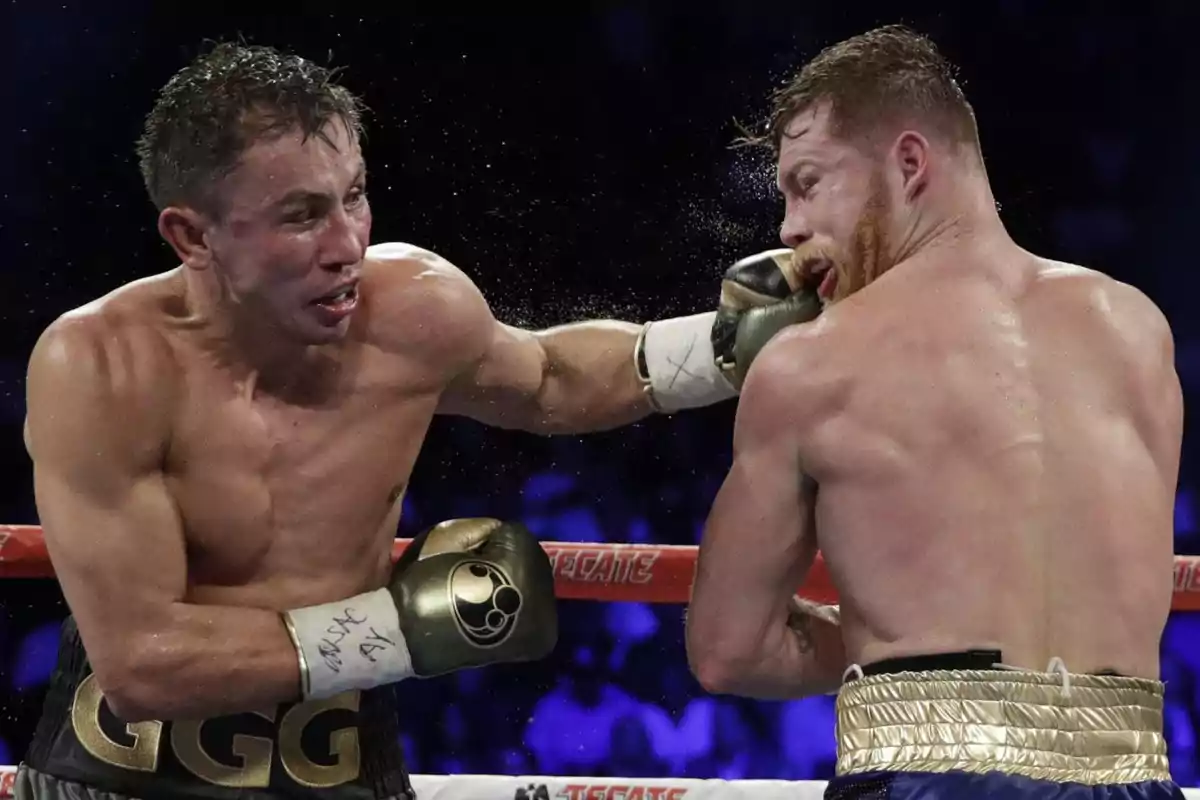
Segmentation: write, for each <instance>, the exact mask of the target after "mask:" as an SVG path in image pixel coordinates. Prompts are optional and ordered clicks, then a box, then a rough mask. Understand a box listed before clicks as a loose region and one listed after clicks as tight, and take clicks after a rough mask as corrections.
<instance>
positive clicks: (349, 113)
mask: <svg viewBox="0 0 1200 800" xmlns="http://www.w3.org/2000/svg"><path fill="white" fill-rule="evenodd" d="M336 77H337V71H336V70H334V69H330V68H328V67H322V66H320V65H318V64H315V63H313V62H312V61H309V60H307V59H304V58H301V57H300V56H296V55H290V54H286V53H281V52H279V51H277V50H275V49H273V48H270V47H261V46H250V45H245V44H242V43H232V42H222V43H217V44H216V45H215V46H214V47H212V49H211V50H209V51H208V52H207V53H204V54H202V55H200V56H199V57H197V58H196V59H195V60H194V61H192V62H191V63H190V64H188V65H187V66H186V67H184V68H183V69H181V70H180V71H179V72H177V73H176V74H175V76H174V77H172V78H171V80H170V81H168V82H167V85H166V86H164V87H163V88H162V90H161V91H160V92H159V95H158V99H157V101H156V102H155V104H154V108H153V109H152V110H151V111H150V113H149V114H148V115H147V116H146V122H145V126H144V129H143V132H142V135H141V137H140V138H139V139H138V142H137V155H138V161H139V166H140V168H141V172H142V181H143V182H144V183H145V185H146V191H147V192H148V193H149V195H150V200H151V201H152V202H153V203H154V205H155V206H156V207H157V208H158V209H159V210H160V211H161V210H162V209H164V208H166V207H168V206H172V205H191V206H195V207H198V208H200V209H202V210H204V211H206V212H209V213H213V214H217V215H219V214H220V213H221V209H220V208H219V207H218V204H217V198H216V192H215V189H216V186H217V184H218V183H219V182H220V180H221V179H222V178H224V177H225V176H226V175H228V174H229V173H230V172H231V171H233V169H234V168H235V167H236V166H237V164H238V161H239V159H240V158H241V156H242V153H243V152H244V151H245V150H246V148H248V147H249V146H250V145H251V144H253V143H254V142H256V141H259V140H261V139H262V138H264V137H272V136H281V135H283V134H286V133H288V132H290V131H293V130H297V129H299V130H300V131H301V133H302V134H303V135H304V136H305V137H308V136H314V135H315V136H321V137H322V138H327V137H326V135H325V133H324V132H323V129H324V127H325V126H326V124H327V123H329V122H330V121H331V120H335V119H339V120H341V121H342V122H343V123H344V124H345V125H346V126H347V127H348V129H349V130H350V131H351V132H352V133H353V134H354V136H355V137H356V138H360V137H361V136H362V134H363V120H362V117H363V113H364V107H363V105H362V102H361V101H360V100H359V99H358V98H357V97H356V96H355V95H354V94H352V93H351V92H350V91H349V90H348V89H346V88H345V87H343V86H341V85H339V84H338V83H336V82H335V78H336Z"/></svg>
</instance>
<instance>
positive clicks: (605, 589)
mask: <svg viewBox="0 0 1200 800" xmlns="http://www.w3.org/2000/svg"><path fill="white" fill-rule="evenodd" d="M410 541H411V539H397V540H396V546H395V548H394V549H393V550H392V557H393V558H396V557H398V556H399V555H400V554H401V553H403V552H404V548H406V547H408V544H409V542H410ZM544 546H545V548H546V553H547V554H548V555H549V556H550V559H551V561H552V562H553V563H554V576H555V588H556V593H557V595H558V596H559V597H560V598H562V599H565V600H603V601H609V602H621V601H627V602H635V603H687V602H688V600H689V599H690V597H691V592H692V578H693V576H694V574H695V571H696V553H697V548H696V547H694V546H689V545H651V544H604V543H600V544H575V543H570V542H546V543H545V544H544ZM52 577H54V568H53V567H52V566H51V564H50V556H49V554H48V553H47V552H46V543H45V540H43V538H42V529H41V528H40V527H39V526H37V525H0V578H52ZM798 593H799V594H800V595H802V596H804V597H807V598H810V599H812V600H816V601H818V602H822V603H835V602H837V591H836V590H835V589H834V588H833V582H832V581H831V580H830V578H829V570H827V569H826V567H825V562H824V561H823V560H822V559H821V557H820V556H819V555H818V556H817V563H816V564H815V565H814V566H813V569H812V572H810V573H809V576H808V581H807V582H806V583H805V584H804V586H802V587H800V588H799V590H798ZM1171 608H1172V609H1173V610H1175V611H1200V556H1175V597H1174V600H1173V602H1172V603H1171Z"/></svg>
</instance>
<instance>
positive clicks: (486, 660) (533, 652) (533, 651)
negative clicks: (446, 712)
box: [388, 518, 558, 678]
mask: <svg viewBox="0 0 1200 800" xmlns="http://www.w3.org/2000/svg"><path fill="white" fill-rule="evenodd" d="M392 575H393V577H392V581H391V584H390V585H389V587H388V590H389V591H390V592H391V593H392V596H393V597H394V598H395V600H396V606H397V607H398V608H399V609H400V628H401V630H402V631H403V632H404V637H405V640H406V641H407V642H408V648H409V652H410V653H411V655H412V665H413V672H414V673H415V674H416V675H418V676H420V677H423V678H424V677H429V676H433V675H441V674H443V673H446V672H453V671H455V670H459V669H465V668H469V667H481V666H484V665H485V664H492V663H497V662H520V661H533V660H536V659H540V658H544V657H545V656H546V655H548V654H549V653H550V651H551V650H553V649H554V645H555V643H556V642H557V640H558V607H557V603H556V601H555V598H554V569H553V567H552V566H551V564H550V559H549V557H548V556H547V555H546V551H545V550H543V549H542V546H541V544H540V543H539V542H538V540H537V538H536V537H534V535H533V534H532V533H530V532H529V531H528V530H527V529H526V528H525V527H524V526H523V525H520V524H519V523H515V522H501V521H500V520H498V519H486V518H480V519H456V520H450V521H448V522H443V523H441V524H439V525H436V526H434V527H433V528H430V529H429V530H428V531H425V532H424V533H422V534H421V535H420V536H418V537H417V538H416V539H414V540H413V543H412V544H411V545H409V547H408V549H407V550H405V552H404V554H403V555H402V556H401V557H400V559H399V560H398V561H397V562H396V566H395V568H394V569H393V572H392Z"/></svg>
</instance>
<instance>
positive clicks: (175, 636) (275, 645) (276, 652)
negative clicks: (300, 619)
mask: <svg viewBox="0 0 1200 800" xmlns="http://www.w3.org/2000/svg"><path fill="white" fill-rule="evenodd" d="M128 651H129V655H128V657H127V659H126V660H125V661H124V662H123V663H119V664H114V665H105V666H107V667H108V668H107V669H100V668H99V667H100V666H101V665H97V678H98V679H99V681H100V688H101V689H102V690H103V691H104V693H105V695H106V697H107V698H108V703H109V706H110V707H111V708H112V710H113V712H114V713H115V714H116V715H117V716H118V717H120V718H121V719H124V720H125V721H127V722H139V721H143V720H151V719H157V720H162V719H203V718H207V717H213V716H220V715H225V714H236V713H241V712H245V711H251V710H256V709H263V708H269V707H271V706H274V705H277V704H279V703H287V702H292V701H295V700H298V699H299V697H300V667H299V660H298V658H297V655H296V649H295V647H294V646H293V645H292V642H291V639H290V638H289V637H288V634H287V629H286V628H285V626H284V624H283V620H282V619H281V617H280V615H279V614H278V613H276V612H274V611H268V610H265V609H258V608H238V607H227V606H201V605H191V604H186V603H174V604H172V606H171V608H170V610H169V612H168V613H167V614H166V615H164V618H163V623H162V624H161V625H160V626H156V627H155V628H154V629H152V630H149V631H147V632H146V633H144V634H138V635H137V636H136V638H135V639H134V640H133V642H131V643H130V646H129V648H128Z"/></svg>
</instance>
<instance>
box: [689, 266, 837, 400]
mask: <svg viewBox="0 0 1200 800" xmlns="http://www.w3.org/2000/svg"><path fill="white" fill-rule="evenodd" d="M805 258H807V256H806V255H805V254H804V252H803V250H798V251H792V250H768V251H766V252H763V253H759V254H758V255H754V256H750V257H748V258H743V259H742V260H741V261H738V262H737V263H736V264H734V265H733V266H731V267H730V268H729V269H727V270H726V271H725V277H724V280H722V282H721V299H720V303H719V305H718V307H717V316H716V318H715V319H714V320H713V326H712V334H711V335H712V347H713V355H714V357H715V358H716V361H717V367H718V368H719V369H720V370H721V372H722V374H724V375H725V376H726V378H727V380H728V381H729V382H730V383H731V384H732V385H733V386H735V387H737V388H738V389H740V388H741V386H742V383H743V382H744V381H745V379H746V373H747V372H749V370H750V365H751V364H752V363H753V362H754V358H755V356H757V355H758V353H759V351H761V350H762V349H763V347H765V346H766V344H767V342H769V341H771V339H772V338H774V336H775V334H777V333H779V331H781V330H783V329H784V328H786V327H788V326H789V325H794V324H796V323H799V322H809V321H811V320H813V319H816V317H817V316H818V315H819V314H820V313H821V309H822V305H821V298H820V297H819V296H818V295H817V292H816V287H812V286H806V285H805V284H804V282H803V279H802V276H801V274H800V269H799V267H797V266H796V265H797V264H799V263H801V260H802V259H805Z"/></svg>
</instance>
